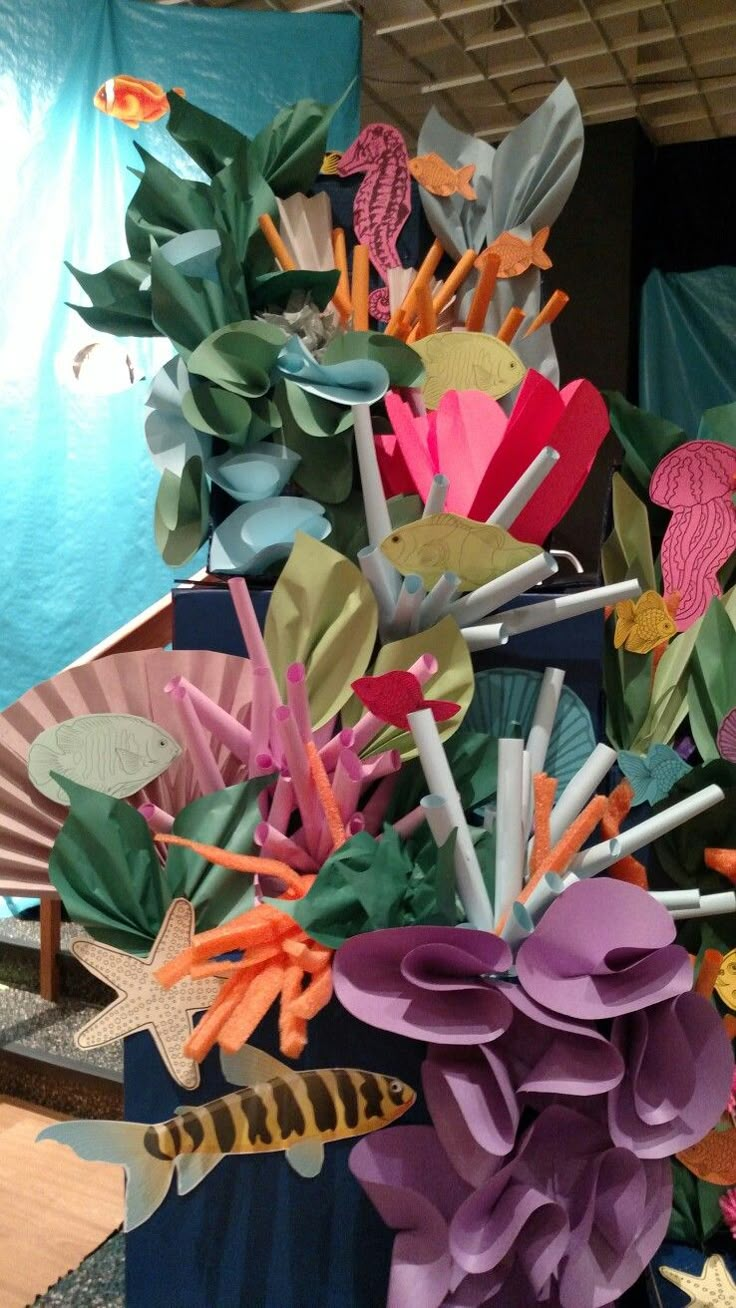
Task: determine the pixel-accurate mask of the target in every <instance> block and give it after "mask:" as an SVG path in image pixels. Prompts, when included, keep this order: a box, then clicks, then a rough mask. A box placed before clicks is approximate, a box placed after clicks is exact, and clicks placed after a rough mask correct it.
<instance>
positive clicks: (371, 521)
mask: <svg viewBox="0 0 736 1308" xmlns="http://www.w3.org/2000/svg"><path fill="white" fill-rule="evenodd" d="M352 409H353V426H354V428H355V449H356V453H357V455H358V467H359V469H360V485H361V488H362V491H363V503H364V505H365V520H366V524H367V526H368V542H369V544H371V545H380V544H381V541H382V540H385V539H386V537H387V536H390V535H391V519H390V517H389V512H388V505H387V504H386V496H385V494H384V490H383V483H382V482H381V473H380V471H379V468H378V459H377V458H376V442H375V438H374V436H373V423H372V422H371V411H370V407H369V406H368V405H367V404H354V405H353V406H352Z"/></svg>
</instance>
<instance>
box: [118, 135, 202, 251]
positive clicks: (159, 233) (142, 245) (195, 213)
mask: <svg viewBox="0 0 736 1308" xmlns="http://www.w3.org/2000/svg"><path fill="white" fill-rule="evenodd" d="M134 145H135V148H136V150H137V151H138V153H139V155H140V156H141V159H142V160H143V165H144V172H143V176H142V178H141V181H140V185H139V186H138V189H137V191H136V192H135V195H134V196H133V198H132V200H131V202H130V204H129V205H128V210H127V213H126V215H125V235H126V239H127V241H128V249H129V250H130V253H131V255H132V256H133V258H134V259H145V260H146V262H148V258H149V256H150V253H151V237H153V238H154V240H155V242H156V244H157V245H164V244H165V242H166V241H170V240H171V239H172V237H174V236H179V235H181V233H182V232H192V231H196V230H197V229H199V228H209V227H213V226H214V216H213V210H212V200H211V197H210V189H209V186H207V185H206V183H204V182H194V181H190V180H189V179H188V178H184V177H180V176H179V174H178V173H175V172H173V171H172V169H171V168H167V167H166V165H165V164H163V163H161V161H160V160H159V159H156V158H154V156H153V155H152V154H149V153H148V151H147V150H144V149H143V147H142V146H140V145H138V143H137V142H134Z"/></svg>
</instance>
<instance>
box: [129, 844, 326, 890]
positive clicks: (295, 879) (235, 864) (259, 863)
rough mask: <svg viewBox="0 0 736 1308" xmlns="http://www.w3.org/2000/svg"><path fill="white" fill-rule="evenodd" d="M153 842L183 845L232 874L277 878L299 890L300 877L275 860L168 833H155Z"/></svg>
mask: <svg viewBox="0 0 736 1308" xmlns="http://www.w3.org/2000/svg"><path fill="white" fill-rule="evenodd" d="M154 840H158V841H159V842H160V843H161V844H162V845H184V847H185V848H186V849H191V850H193V851H194V853H195V854H200V855H201V856H202V858H206V859H207V860H208V861H209V862H210V863H215V864H216V865H217V867H227V868H230V869H231V871H233V872H250V873H251V874H252V875H253V876H258V875H259V874H260V875H261V876H264V877H278V879H279V881H283V883H284V885H286V886H289V888H290V889H292V890H299V889H300V887H301V880H302V879H301V877H300V876H299V874H298V873H297V872H294V871H293V869H292V868H290V867H289V865H288V863H282V862H281V861H280V860H279V859H276V858H256V857H255V856H254V855H253V854H234V853H233V852H232V851H231V850H229V849H220V847H219V846H218V845H203V844H201V843H200V842H199V841H198V840H186V839H185V838H184V836H173V835H171V834H170V833H169V832H157V833H156V835H155V836H154Z"/></svg>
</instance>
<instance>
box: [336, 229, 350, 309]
mask: <svg viewBox="0 0 736 1308" xmlns="http://www.w3.org/2000/svg"><path fill="white" fill-rule="evenodd" d="M332 257H333V259H334V260H335V267H336V268H337V269H338V271H339V273H340V280H339V282H338V283H337V290H336V291H335V294H334V295H333V297H332V303H333V304H334V306H335V308H336V309H337V312H338V313H339V315H340V317H341V318H342V320H343V322H347V320H348V318H349V317H350V313H351V310H352V305H351V303H350V279H349V277H348V252H347V248H346V245H345V233H344V231H343V229H342V227H333V229H332Z"/></svg>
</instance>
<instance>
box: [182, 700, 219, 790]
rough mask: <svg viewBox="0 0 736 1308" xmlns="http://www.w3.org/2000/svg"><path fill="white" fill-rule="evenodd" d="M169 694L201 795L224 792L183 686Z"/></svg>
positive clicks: (199, 724) (199, 723)
mask: <svg viewBox="0 0 736 1308" xmlns="http://www.w3.org/2000/svg"><path fill="white" fill-rule="evenodd" d="M170 694H171V698H172V699H173V700H174V701H175V703H176V704H177V706H178V709H179V712H180V713H181V717H182V721H183V723H184V731H185V735H186V738H187V751H188V753H189V757H190V759H191V763H192V767H193V769H194V775H195V776H196V778H197V781H198V782H199V785H200V788H201V790H202V794H203V795H211V794H212V792H213V791H215V790H224V789H225V782H224V781H223V779H222V773H221V772H220V769H219V768H218V766H217V764H216V762H215V756H214V754H213V753H212V750H211V749H210V746H209V742H208V741H207V737H206V736H205V732H204V728H203V726H202V723H201V722H200V720H199V718H198V717H197V714H196V711H195V708H194V705H193V704H192V701H191V700H190V698H189V695H188V694H187V692H186V690H184V687H183V686H174V688H173V690H171V691H170Z"/></svg>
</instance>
